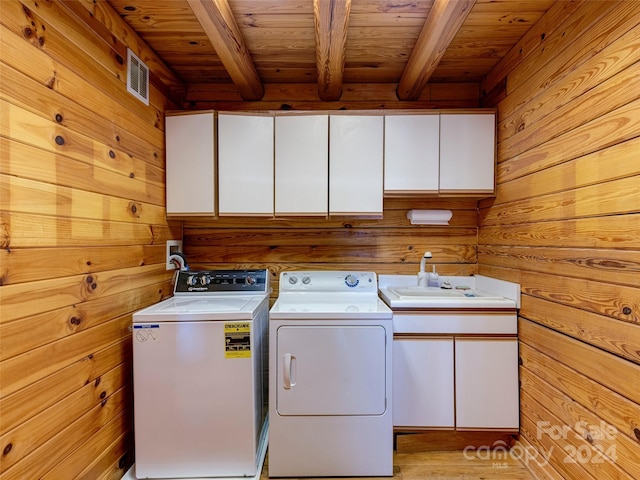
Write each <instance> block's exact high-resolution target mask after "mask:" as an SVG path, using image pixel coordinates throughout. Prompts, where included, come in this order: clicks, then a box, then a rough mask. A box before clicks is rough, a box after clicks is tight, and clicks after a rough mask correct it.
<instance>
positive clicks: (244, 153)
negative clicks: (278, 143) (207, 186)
mask: <svg viewBox="0 0 640 480" xmlns="http://www.w3.org/2000/svg"><path fill="white" fill-rule="evenodd" d="M218 191H219V193H218V211H219V214H220V215H273V115H272V114H235V113H219V114H218Z"/></svg>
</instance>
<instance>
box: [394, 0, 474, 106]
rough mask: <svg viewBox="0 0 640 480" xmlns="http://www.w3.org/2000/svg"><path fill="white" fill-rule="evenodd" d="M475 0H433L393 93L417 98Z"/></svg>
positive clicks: (410, 98)
mask: <svg viewBox="0 0 640 480" xmlns="http://www.w3.org/2000/svg"><path fill="white" fill-rule="evenodd" d="M475 3H476V0H434V2H433V6H432V7H431V11H430V12H429V16H428V17H427V20H426V21H425V23H424V26H423V27H422V31H421V32H420V36H419V37H418V40H417V42H416V45H415V46H414V47H413V51H412V52H411V56H410V57H409V61H408V62H407V66H406V67H405V69H404V72H402V76H401V77H400V82H399V83H398V89H397V91H396V94H397V96H398V99H400V100H417V99H418V98H419V97H420V93H421V92H422V90H423V89H424V87H425V86H426V85H427V82H428V81H429V78H430V77H431V75H433V72H434V71H435V69H436V67H437V66H438V63H440V60H441V59H442V56H443V55H444V53H445V51H446V50H447V47H448V46H449V44H450V43H451V41H452V40H453V38H454V37H455V36H456V34H457V33H458V30H459V29H460V27H461V26H462V24H463V23H464V21H465V19H466V18H467V16H468V15H469V12H470V11H471V8H472V7H473V6H474V5H475Z"/></svg>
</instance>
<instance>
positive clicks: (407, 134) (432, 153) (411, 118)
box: [384, 114, 440, 195]
mask: <svg viewBox="0 0 640 480" xmlns="http://www.w3.org/2000/svg"><path fill="white" fill-rule="evenodd" d="M439 165H440V116H439V115H438V114H432V115H387V116H386V117H385V119H384V193H385V194H390V195H393V194H410V193H437V192H438V185H439V178H440V173H439Z"/></svg>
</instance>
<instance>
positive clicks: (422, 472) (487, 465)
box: [260, 451, 536, 480]
mask: <svg viewBox="0 0 640 480" xmlns="http://www.w3.org/2000/svg"><path fill="white" fill-rule="evenodd" d="M487 456H489V457H491V456H493V455H490V454H489V455H483V453H482V452H480V453H478V454H476V453H475V452H467V453H466V454H465V453H464V452H463V451H447V452H437V451H436V452H420V453H395V454H394V460H393V478H394V479H401V480H423V479H431V478H433V479H438V480H440V479H443V480H447V479H450V480H507V479H508V480H536V477H534V476H533V475H532V474H531V473H530V472H529V470H527V468H526V467H525V466H524V464H523V463H522V462H520V461H519V460H518V459H517V458H515V457H514V456H511V455H504V456H503V457H505V458H500V457H498V458H497V459H496V458H493V459H492V458H486V457H487ZM493 457H495V456H493ZM267 463H268V461H265V466H264V468H263V469H262V475H261V476H260V480H268V478H269V477H268V465H267ZM358 478H359V479H360V480H363V479H362V478H361V477H358ZM306 480H308V479H306ZM378 480H379V479H378Z"/></svg>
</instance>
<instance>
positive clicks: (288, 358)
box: [283, 353, 296, 390]
mask: <svg viewBox="0 0 640 480" xmlns="http://www.w3.org/2000/svg"><path fill="white" fill-rule="evenodd" d="M295 360H296V357H295V356H294V355H291V354H290V353H285V354H284V357H283V361H284V362H283V374H284V388H286V389H287V390H289V389H290V388H291V387H295V386H296V382H295V371H294V370H295Z"/></svg>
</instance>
